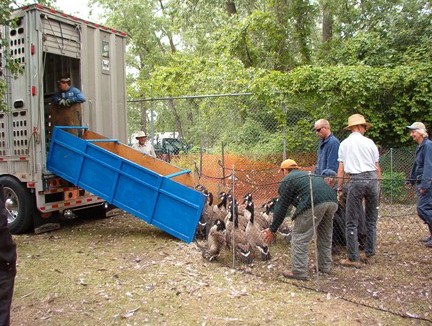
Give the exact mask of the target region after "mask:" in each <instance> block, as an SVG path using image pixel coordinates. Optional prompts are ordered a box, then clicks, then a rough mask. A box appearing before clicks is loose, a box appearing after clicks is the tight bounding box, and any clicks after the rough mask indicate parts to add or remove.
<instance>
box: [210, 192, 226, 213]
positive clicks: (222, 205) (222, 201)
mask: <svg viewBox="0 0 432 326" xmlns="http://www.w3.org/2000/svg"><path fill="white" fill-rule="evenodd" d="M218 199H219V203H218V204H217V205H214V206H213V211H214V212H224V213H225V212H226V211H227V205H228V203H227V201H228V194H227V193H226V192H220V193H219V195H218Z"/></svg>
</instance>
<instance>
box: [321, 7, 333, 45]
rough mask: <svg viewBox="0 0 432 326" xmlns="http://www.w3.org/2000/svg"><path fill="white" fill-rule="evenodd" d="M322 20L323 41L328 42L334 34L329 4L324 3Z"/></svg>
mask: <svg viewBox="0 0 432 326" xmlns="http://www.w3.org/2000/svg"><path fill="white" fill-rule="evenodd" d="M322 20H323V25H322V42H323V43H326V42H327V41H329V40H330V39H331V38H332V36H333V16H332V13H331V10H330V9H329V8H328V6H327V4H324V5H323V8H322Z"/></svg>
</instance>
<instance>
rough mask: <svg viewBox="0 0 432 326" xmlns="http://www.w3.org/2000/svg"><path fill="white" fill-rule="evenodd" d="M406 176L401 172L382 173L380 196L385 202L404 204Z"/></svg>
mask: <svg viewBox="0 0 432 326" xmlns="http://www.w3.org/2000/svg"><path fill="white" fill-rule="evenodd" d="M405 180H406V176H405V174H404V173H401V172H393V173H391V172H383V174H382V176H381V196H382V198H383V199H384V200H385V201H386V202H392V203H399V204H405V195H406V189H405Z"/></svg>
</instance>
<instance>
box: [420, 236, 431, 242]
mask: <svg viewBox="0 0 432 326" xmlns="http://www.w3.org/2000/svg"><path fill="white" fill-rule="evenodd" d="M431 240H432V235H426V236H424V237H422V238H421V239H420V241H421V242H429V241H431Z"/></svg>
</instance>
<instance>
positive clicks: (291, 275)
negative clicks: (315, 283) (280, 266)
mask: <svg viewBox="0 0 432 326" xmlns="http://www.w3.org/2000/svg"><path fill="white" fill-rule="evenodd" d="M282 275H283V277H286V278H289V279H292V280H300V281H307V280H308V277H307V276H306V275H299V274H294V273H293V272H291V271H284V272H282Z"/></svg>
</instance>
